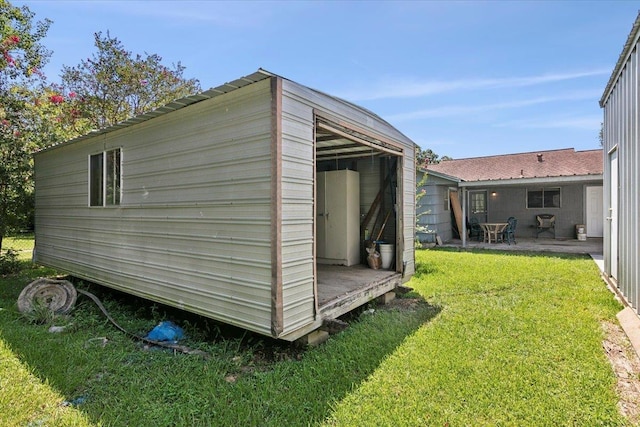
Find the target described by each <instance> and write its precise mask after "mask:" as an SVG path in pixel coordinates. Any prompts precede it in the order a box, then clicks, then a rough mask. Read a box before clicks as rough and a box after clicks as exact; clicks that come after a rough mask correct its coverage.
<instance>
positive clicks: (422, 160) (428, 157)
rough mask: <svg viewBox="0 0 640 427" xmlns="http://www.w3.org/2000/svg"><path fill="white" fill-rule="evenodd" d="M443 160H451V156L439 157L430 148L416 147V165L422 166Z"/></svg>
mask: <svg viewBox="0 0 640 427" xmlns="http://www.w3.org/2000/svg"><path fill="white" fill-rule="evenodd" d="M443 160H452V158H451V157H449V156H442V157H440V156H439V155H437V154H436V153H434V152H433V151H432V150H431V149H430V148H427V149H426V150H423V149H422V148H420V147H416V164H417V165H418V167H423V166H426V165H428V164H435V163H440V162H441V161H443Z"/></svg>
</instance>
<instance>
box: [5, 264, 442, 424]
mask: <svg viewBox="0 0 640 427" xmlns="http://www.w3.org/2000/svg"><path fill="white" fill-rule="evenodd" d="M433 268H435V267H432V266H431V267H430V266H422V265H419V266H418V270H419V272H418V274H429V272H430V271H433V270H432V269H433ZM53 274H54V272H53V271H52V270H49V269H42V268H30V269H24V270H23V271H21V272H20V273H18V274H17V275H14V276H9V277H3V278H0V307H2V311H0V337H1V338H2V339H3V340H5V341H6V342H7V343H8V344H9V346H10V347H11V348H12V349H13V351H14V353H15V354H16V355H18V357H19V358H20V359H21V360H22V361H23V362H24V363H26V364H27V365H28V366H30V367H31V368H32V369H33V372H34V374H35V375H37V376H38V377H39V378H40V379H41V380H42V381H46V382H48V383H49V384H50V385H51V386H52V387H53V388H55V389H56V390H58V391H59V392H60V393H61V394H62V395H64V396H65V398H66V399H67V400H69V401H74V400H78V399H81V400H82V404H81V405H79V406H78V409H80V410H81V411H82V412H83V413H85V414H86V415H87V416H88V417H89V418H90V419H92V420H93V421H94V422H96V423H103V424H105V425H211V424H212V423H214V424H216V425H233V426H236V425H309V424H313V423H317V422H321V421H322V420H324V419H325V418H326V417H327V416H329V415H330V412H331V408H332V405H334V404H335V402H338V401H340V400H342V399H343V398H344V397H345V396H346V395H348V393H349V392H350V391H351V390H353V389H354V388H356V387H357V386H358V385H359V384H360V383H361V382H362V381H364V380H366V379H367V378H368V377H369V376H370V375H371V374H372V373H373V372H374V371H375V370H376V369H377V368H378V367H379V365H380V363H381V362H382V361H383V360H384V359H385V358H387V357H388V356H389V355H390V354H392V353H393V352H394V351H395V349H397V348H398V346H400V345H401V344H402V343H403V341H404V340H405V339H406V338H407V337H408V336H410V335H412V334H413V333H414V332H415V331H416V330H417V329H418V328H420V327H421V326H422V325H423V324H425V323H426V322H429V321H431V320H432V319H433V318H434V317H436V316H437V315H438V313H439V312H440V311H441V309H440V307H436V306H432V305H429V304H428V303H427V302H426V301H424V300H423V299H422V298H421V297H420V296H419V295H417V294H416V293H409V294H406V295H405V296H403V298H398V299H397V300H395V301H394V302H392V303H391V304H389V305H388V306H384V307H383V306H380V307H377V306H375V305H374V304H371V305H368V306H364V307H361V308H360V309H358V310H355V311H353V312H351V313H349V314H348V315H346V316H343V317H342V318H341V320H344V321H346V322H347V323H348V324H349V327H348V328H347V329H346V330H344V331H343V332H341V333H338V334H336V335H333V336H332V337H331V338H330V339H329V341H327V342H326V343H324V344H322V345H320V346H319V347H316V348H309V349H301V348H298V347H296V346H294V345H293V344H289V343H285V342H281V341H277V340H273V339H269V338H265V337H262V336H259V335H257V334H253V333H250V332H246V331H244V330H241V329H238V328H233V327H229V326H226V325H223V324H220V323H217V322H214V321H212V320H209V319H206V318H203V317H200V316H196V315H193V314H190V313H187V312H184V311H180V310H177V309H174V308H171V307H167V306H163V305H160V304H157V303H153V302H150V301H147V300H144V299H140V298H137V297H133V296H130V295H128V294H123V293H120V292H117V291H113V290H111V289H108V288H104V287H99V286H94V285H88V284H86V283H84V284H83V283H78V284H77V286H78V287H80V288H84V289H87V288H89V290H90V291H91V292H94V293H96V294H97V295H98V296H99V298H100V299H101V300H102V302H103V303H104V305H105V307H106V308H107V309H108V310H109V312H110V313H111V315H112V316H113V317H114V318H115V319H116V321H118V322H119V323H120V324H121V326H123V327H124V328H125V329H127V330H129V331H130V332H133V333H136V334H144V333H146V332H148V331H149V330H150V329H151V328H153V326H155V324H156V323H157V322H158V321H160V320H167V319H170V320H174V321H175V322H176V323H178V324H180V325H181V326H183V327H184V328H185V330H186V333H187V336H188V339H186V340H185V342H181V343H183V344H185V345H189V346H191V347H193V348H197V349H200V350H203V351H206V352H208V353H209V354H210V355H211V356H212V357H211V358H209V359H207V360H204V359H202V358H200V357H198V356H190V355H183V354H172V353H170V352H166V351H152V350H150V349H148V348H145V347H144V346H143V345H141V344H140V343H137V342H134V341H132V340H131V339H130V338H129V337H127V336H126V335H125V334H123V333H121V332H119V331H117V330H116V329H115V328H114V327H112V326H111V325H110V324H109V323H108V322H107V321H106V319H105V318H104V316H103V315H102V313H100V311H99V309H98V308H97V307H96V306H95V305H94V304H93V303H92V302H91V301H89V300H88V299H86V298H83V297H80V298H79V299H78V303H77V305H76V308H75V310H74V311H73V312H72V313H71V314H70V315H69V317H68V318H64V319H61V321H62V322H65V323H68V324H69V325H70V326H69V328H68V329H67V330H66V331H65V332H64V333H62V334H51V333H49V332H47V329H48V327H49V326H50V325H36V324H30V323H28V322H27V321H26V320H24V319H23V318H22V317H21V315H20V313H18V312H17V307H16V304H15V302H16V299H17V297H18V295H19V293H20V291H21V290H22V288H23V287H24V286H26V285H27V284H28V283H29V282H30V281H31V280H33V279H34V278H36V277H41V276H52V275H53ZM98 338H104V340H99V341H95V340H96V339H98ZM5 409H6V408H5Z"/></svg>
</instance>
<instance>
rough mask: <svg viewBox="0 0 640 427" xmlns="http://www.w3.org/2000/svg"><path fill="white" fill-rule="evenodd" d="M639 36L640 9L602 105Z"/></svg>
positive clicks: (606, 89)
mask: <svg viewBox="0 0 640 427" xmlns="http://www.w3.org/2000/svg"><path fill="white" fill-rule="evenodd" d="M638 37H640V11H638V16H637V17H636V20H635V22H634V23H633V26H632V27H631V32H630V33H629V37H627V41H626V42H625V43H624V47H623V48H622V53H620V56H619V57H618V62H617V63H616V66H615V67H614V69H613V72H612V73H611V77H609V81H608V82H607V86H606V87H605V88H604V93H603V94H602V98H600V107H604V104H605V103H606V102H607V98H608V97H609V94H610V93H611V89H612V88H613V86H614V84H615V82H616V80H618V76H619V75H620V73H621V72H622V68H623V67H624V64H625V63H626V62H627V58H628V57H629V54H630V53H631V50H632V49H633V47H634V46H635V45H636V43H637V41H638Z"/></svg>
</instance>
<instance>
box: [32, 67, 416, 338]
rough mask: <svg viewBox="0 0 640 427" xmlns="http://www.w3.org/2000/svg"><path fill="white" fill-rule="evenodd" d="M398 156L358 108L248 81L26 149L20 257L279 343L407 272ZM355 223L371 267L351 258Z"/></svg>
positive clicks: (410, 188) (404, 145)
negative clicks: (28, 248) (28, 161)
mask: <svg viewBox="0 0 640 427" xmlns="http://www.w3.org/2000/svg"><path fill="white" fill-rule="evenodd" d="M414 156H415V144H414V143H413V142H412V141H411V140H410V139H409V138H407V137H406V136H404V135H403V134H402V133H401V132H399V131H398V130H397V129H395V128H394V127H393V126H391V125H390V124H389V123H387V122H386V121H384V120H383V119H381V118H380V117H379V116H377V115H375V114H374V113H372V112H371V111H368V110H366V109H364V108H361V107H359V106H357V105H354V104H352V103H350V102H347V101H344V100H342V99H339V98H336V97H333V96H330V95H328V94H325V93H322V92H320V91H317V90H314V89H311V88H309V87H306V86H303V85H301V84H298V83H295V82H293V81H291V80H288V79H285V78H283V77H281V76H278V75H275V74H272V73H269V72H267V71H265V70H258V71H257V72H255V73H253V74H250V75H247V76H244V77H241V78H239V79H237V80H235V81H232V82H229V83H225V84H223V85H220V86H218V87H216V88H213V89H210V90H208V91H205V92H203V93H200V94H197V95H194V96H190V97H186V98H183V99H179V100H176V101H174V102H172V103H170V104H168V105H166V106H164V107H162V108H159V109H157V110H155V111H151V112H149V113H146V114H143V115H141V116H138V117H135V118H132V119H130V120H127V121H125V122H123V123H120V124H117V125H115V126H112V127H111V128H108V129H103V130H100V131H96V132H92V133H90V134H88V135H85V136H82V137H79V138H76V139H75V140H72V141H68V142H65V143H61V144H58V145H56V146H53V147H50V148H48V149H46V150H43V151H41V152H39V153H37V154H36V155H35V174H36V183H35V185H36V201H35V204H36V214H35V221H36V229H35V234H36V250H35V254H36V255H35V259H36V262H38V263H40V264H43V265H47V266H51V267H54V268H56V269H59V270H62V271H66V272H68V273H70V274H72V275H74V276H76V277H79V278H82V279H87V280H90V281H92V282H95V283H98V284H101V285H104V286H109V287H112V288H115V289H118V290H121V291H124V292H127V293H130V294H134V295H137V296H140V297H143V298H147V299H149V300H153V301H157V302H160V303H164V304H168V305H171V306H175V307H178V308H180V309H183V310H187V311H191V312H194V313H197V314H200V315H204V316H207V317H210V318H212V319H216V320H218V321H220V322H224V323H227V324H231V325H235V326H238V327H241V328H244V329H247V330H250V331H254V332H257V333H260V334H263V335H267V336H271V337H274V338H278V339H282V340H287V341H293V340H296V339H298V338H301V337H303V336H305V335H307V334H309V333H311V332H314V331H316V330H317V329H318V328H319V327H320V326H321V325H322V324H323V322H324V321H325V320H328V319H333V318H336V317H338V316H340V315H342V314H344V313H346V312H348V311H351V310H353V309H354V308H356V307H358V306H360V305H362V304H365V303H367V302H369V301H370V300H372V299H374V298H376V297H378V296H381V295H383V294H385V293H387V292H389V291H392V290H393V289H394V288H395V287H397V286H398V285H399V284H400V283H402V282H403V281H406V280H409V278H410V277H411V275H412V274H413V271H414V227H415V178H416V174H415V157H414ZM372 206H374V207H375V208H376V209H372ZM369 212H371V215H370V217H371V218H372V223H374V224H375V222H376V221H375V220H377V219H379V221H378V223H379V224H382V225H381V226H378V227H377V228H376V231H375V232H376V237H377V238H378V236H379V240H384V241H385V242H387V245H389V251H388V252H389V257H390V258H389V265H390V268H388V269H385V270H373V269H370V268H368V267H366V265H363V262H362V260H363V259H364V257H363V256H362V252H363V251H361V245H362V242H363V241H364V240H365V238H366V236H365V234H366V233H365V230H370V231H371V230H372V229H371V228H367V227H371V226H368V225H367V224H362V223H361V218H363V217H364V215H365V214H366V213H369ZM376 212H377V213H376ZM380 218H381V219H380ZM365 263H366V261H365Z"/></svg>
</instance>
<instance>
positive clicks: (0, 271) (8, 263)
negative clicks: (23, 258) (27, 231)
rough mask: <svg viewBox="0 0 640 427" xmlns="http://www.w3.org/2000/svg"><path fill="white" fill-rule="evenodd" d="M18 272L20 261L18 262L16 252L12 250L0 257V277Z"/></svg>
mask: <svg viewBox="0 0 640 427" xmlns="http://www.w3.org/2000/svg"><path fill="white" fill-rule="evenodd" d="M18 271H20V261H19V260H18V252H16V251H14V250H13V249H7V251H6V252H5V253H4V254H2V255H0V275H3V276H5V275H7V274H13V273H17V272H18Z"/></svg>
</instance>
